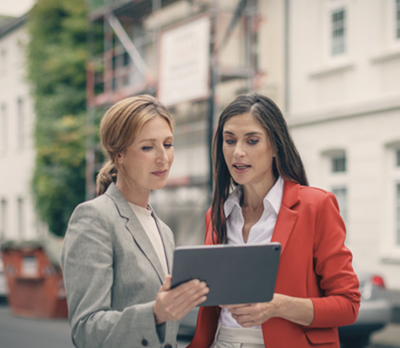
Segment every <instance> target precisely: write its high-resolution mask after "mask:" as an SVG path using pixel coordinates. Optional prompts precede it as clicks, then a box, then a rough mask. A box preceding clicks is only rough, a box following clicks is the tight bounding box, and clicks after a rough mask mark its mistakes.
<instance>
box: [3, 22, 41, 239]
mask: <svg viewBox="0 0 400 348" xmlns="http://www.w3.org/2000/svg"><path fill="white" fill-rule="evenodd" d="M25 23H26V15H25V16H22V17H20V18H15V19H12V20H9V21H6V22H2V24H1V25H0V168H1V170H0V240H2V239H6V240H7V239H32V238H35V237H36V236H38V234H39V230H41V229H40V227H39V224H38V223H37V220H36V216H35V213H34V209H33V205H32V200H31V195H30V180H31V176H32V170H33V165H34V160H35V152H34V148H33V139H32V132H33V124H34V112H33V105H32V100H31V97H30V91H29V87H28V83H27V82H26V80H25V76H26V70H25V45H26V42H27V34H26V27H25Z"/></svg>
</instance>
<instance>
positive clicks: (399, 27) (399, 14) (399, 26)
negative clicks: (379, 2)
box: [396, 0, 400, 39]
mask: <svg viewBox="0 0 400 348" xmlns="http://www.w3.org/2000/svg"><path fill="white" fill-rule="evenodd" d="M396 38H397V39H400V0H396Z"/></svg>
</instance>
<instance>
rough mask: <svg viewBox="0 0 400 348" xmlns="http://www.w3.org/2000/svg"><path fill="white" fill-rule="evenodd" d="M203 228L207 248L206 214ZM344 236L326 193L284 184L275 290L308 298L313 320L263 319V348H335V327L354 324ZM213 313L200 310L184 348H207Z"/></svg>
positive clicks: (355, 305) (354, 282) (352, 278)
mask: <svg viewBox="0 0 400 348" xmlns="http://www.w3.org/2000/svg"><path fill="white" fill-rule="evenodd" d="M228 218H229V217H228ZM206 227H207V230H206V238H205V243H206V244H213V239H212V232H211V231H212V223H211V218H210V210H209V211H208V212H207V215H206ZM345 238H346V232H345V226H344V223H343V220H342V219H341V217H340V214H339V208H338V204H337V201H336V199H335V196H334V195H333V194H332V193H330V192H327V191H324V190H321V189H317V188H311V187H307V186H300V185H299V184H296V183H293V182H290V181H285V183H284V190H283V197H282V204H281V208H280V211H279V213H278V217H277V221H276V225H275V229H274V232H273V235H272V240H271V241H273V242H280V243H281V245H282V251H281V259H280V264H279V269H278V276H277V281H276V286H275V292H276V293H280V294H285V295H289V296H294V297H301V298H310V299H311V300H312V302H313V305H314V319H313V322H312V324H311V325H310V326H308V327H306V326H302V325H298V324H295V323H292V322H290V321H287V320H284V319H281V318H272V319H270V320H268V321H267V322H265V323H264V324H263V325H262V332H263V337H264V344H265V347H269V348H288V347H296V348H308V347H318V348H325V347H326V348H333V347H335V348H339V347H340V344H339V339H338V331H337V327H338V326H343V325H349V324H351V323H353V322H354V321H355V320H356V318H357V315H358V309H359V303H360V292H359V290H358V286H359V283H358V279H357V276H356V274H355V273H354V271H353V268H352V265H351V262H352V254H351V252H350V251H349V249H348V248H347V247H346V246H345V245H344V241H345ZM266 266H267V265H266ZM216 267H218V265H216ZM219 313H220V309H219V308H218V307H201V308H200V311H199V315H198V320H197V327H196V332H195V336H194V338H193V340H192V342H191V344H190V345H189V347H190V348H208V347H210V345H211V343H212V342H213V339H214V335H215V331H216V328H217V323H218V318H219Z"/></svg>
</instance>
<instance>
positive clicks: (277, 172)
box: [211, 93, 308, 244]
mask: <svg viewBox="0 0 400 348" xmlns="http://www.w3.org/2000/svg"><path fill="white" fill-rule="evenodd" d="M244 113H250V114H251V115H252V116H253V117H254V118H255V119H256V120H257V121H258V122H259V123H260V124H261V125H262V126H263V127H264V128H265V130H266V131H267V135H268V137H269V140H270V143H271V146H272V147H273V148H274V150H275V152H276V155H275V157H274V162H273V173H274V176H275V177H276V178H277V177H278V176H281V177H282V178H283V179H284V180H289V181H293V182H296V183H299V184H301V185H306V186H308V180H307V176H306V172H305V170H304V166H303V162H302V161H301V158H300V154H299V152H298V151H297V149H296V146H295V145H294V143H293V140H292V138H291V136H290V134H289V130H288V127H287V124H286V121H285V119H284V117H283V115H282V112H281V111H280V110H279V108H278V107H277V106H276V104H275V103H274V102H273V101H272V100H271V99H269V98H267V97H265V96H263V95H260V94H257V93H253V94H247V95H241V96H238V97H236V99H235V100H234V101H233V102H231V103H230V104H229V105H228V106H227V107H226V108H225V110H224V111H223V112H222V114H221V116H220V118H219V121H218V128H217V130H216V133H215V135H214V140H213V150H212V157H213V167H214V168H213V169H214V185H215V187H214V194H213V199H212V204H211V219H212V224H213V228H214V231H213V232H214V234H213V239H214V236H215V237H217V240H218V243H221V244H223V243H226V240H227V231H226V217H225V214H224V203H225V201H226V199H227V198H228V196H229V193H230V189H231V188H232V187H235V186H236V185H237V183H236V182H235V181H234V180H233V179H232V177H231V175H230V173H229V169H228V167H227V165H226V163H225V158H224V154H223V152H222V145H223V134H222V132H223V129H224V125H225V123H226V121H228V120H229V119H230V118H231V117H234V116H237V115H241V114H244Z"/></svg>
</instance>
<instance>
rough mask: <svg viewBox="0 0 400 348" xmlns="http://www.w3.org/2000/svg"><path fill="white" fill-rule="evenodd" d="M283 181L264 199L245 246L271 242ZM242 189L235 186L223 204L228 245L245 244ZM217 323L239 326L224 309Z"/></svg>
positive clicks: (279, 179) (280, 180)
mask: <svg viewBox="0 0 400 348" xmlns="http://www.w3.org/2000/svg"><path fill="white" fill-rule="evenodd" d="M283 184H284V181H283V179H282V178H281V177H279V178H278V180H277V181H276V182H275V184H274V186H272V188H271V189H270V190H269V192H268V193H267V195H266V196H265V197H264V200H263V203H264V211H263V213H262V215H261V217H260V220H258V221H257V222H256V223H255V224H254V225H253V226H252V227H251V228H250V232H249V237H248V239H247V244H266V243H269V242H271V238H272V234H273V232H274V228H275V224H276V219H277V217H278V213H279V209H280V208H281V203H282V195H283ZM241 192H242V189H241V187H240V185H239V186H237V187H236V188H235V189H234V190H233V191H232V193H231V194H230V195H229V197H228V199H227V200H226V202H225V204H224V212H225V216H226V217H227V220H226V227H227V243H228V244H245V243H244V240H243V233H242V230H243V225H244V218H243V214H242V208H241V207H240V198H241V197H240V196H241ZM219 323H220V324H221V325H223V326H227V327H233V328H240V327H241V326H240V325H239V324H238V323H237V322H236V320H235V319H233V318H232V315H231V313H230V312H229V311H228V310H227V309H225V308H222V309H221V314H220V317H219ZM253 329H261V326H256V327H253Z"/></svg>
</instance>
